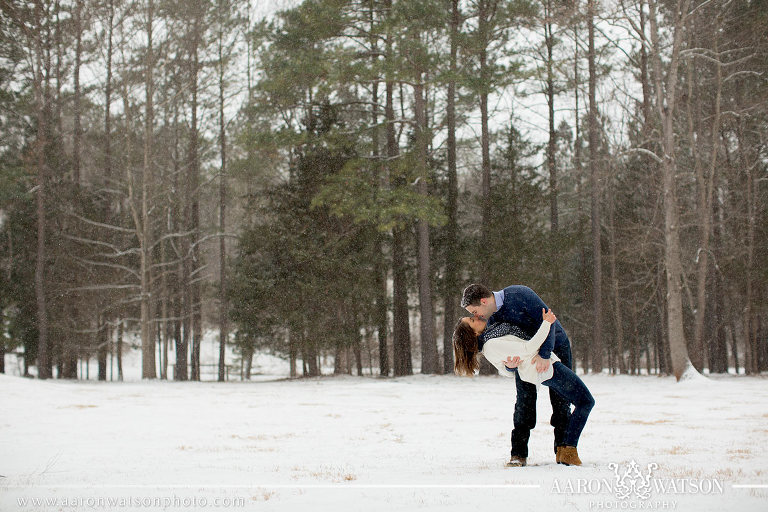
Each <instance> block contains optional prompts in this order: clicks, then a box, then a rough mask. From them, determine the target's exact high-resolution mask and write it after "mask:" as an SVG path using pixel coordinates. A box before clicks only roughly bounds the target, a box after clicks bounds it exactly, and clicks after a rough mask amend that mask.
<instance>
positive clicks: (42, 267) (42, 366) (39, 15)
mask: <svg viewBox="0 0 768 512" xmlns="http://www.w3.org/2000/svg"><path fill="white" fill-rule="evenodd" d="M47 16H48V13H47V12H44V11H43V5H42V2H41V1H38V2H35V18H36V20H37V26H36V27H35V29H34V41H35V60H36V69H35V88H34V93H35V102H36V103H37V105H36V106H37V141H36V144H35V156H36V165H37V194H36V201H37V260H36V263H35V296H36V299H37V330H38V337H37V375H38V377H39V378H41V379H49V378H51V376H52V373H53V372H52V368H51V359H50V355H49V347H48V306H47V302H46V296H45V295H46V286H45V283H46V276H45V271H46V264H45V261H46V243H45V236H46V235H45V233H46V219H45V212H46V204H45V203H46V194H47V188H48V174H49V171H48V161H47V158H46V156H47V155H46V153H47V147H48V144H50V141H49V132H50V126H49V123H50V114H49V109H50V90H49V85H48V81H47V80H46V81H45V83H44V70H43V60H44V59H43V51H44V49H43V42H42V38H43V21H44V19H47ZM46 60H47V59H46ZM49 65H50V62H48V64H47V65H46V70H45V75H49V74H50V68H49V67H48V66H49Z"/></svg>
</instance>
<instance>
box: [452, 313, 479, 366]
mask: <svg viewBox="0 0 768 512" xmlns="http://www.w3.org/2000/svg"><path fill="white" fill-rule="evenodd" d="M472 318H473V317H464V318H462V319H460V320H459V321H458V323H457V324H456V327H454V329H453V355H454V362H453V372H454V373H455V374H457V375H462V376H468V377H471V376H472V375H474V374H475V370H477V369H478V368H479V367H480V363H479V362H478V360H477V352H478V349H477V335H478V334H479V333H478V332H476V331H475V329H476V327H475V326H473V320H472ZM477 321H478V320H474V322H477ZM480 332H482V329H481V330H480Z"/></svg>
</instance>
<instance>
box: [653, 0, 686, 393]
mask: <svg viewBox="0 0 768 512" xmlns="http://www.w3.org/2000/svg"><path fill="white" fill-rule="evenodd" d="M688 5H689V0H678V2H677V7H676V9H675V13H674V14H675V24H674V32H673V38H674V40H673V48H672V55H671V58H670V62H669V73H668V75H667V78H666V83H664V84H663V85H662V76H663V75H662V64H661V47H660V42H659V30H658V26H657V18H656V0H648V18H649V22H650V25H651V48H652V63H653V68H654V82H655V84H654V85H655V89H656V108H657V110H658V115H659V118H660V119H661V125H662V148H663V152H664V156H663V158H662V163H661V167H662V187H663V191H664V268H665V270H666V276H667V280H666V284H667V327H668V336H669V351H670V359H671V363H672V373H673V374H674V375H675V378H676V379H677V380H678V381H679V380H680V378H681V377H682V376H683V374H684V373H685V372H686V371H688V370H689V368H692V367H691V363H690V360H689V359H688V349H687V347H686V343H685V332H684V330H683V301H682V284H681V282H682V277H683V276H682V273H683V268H682V263H681V252H682V251H681V248H680V233H679V230H680V219H679V213H678V202H677V183H676V177H675V172H676V168H677V164H676V160H675V131H674V119H675V98H676V96H675V90H676V88H677V72H678V65H679V57H680V46H681V40H682V36H683V18H684V16H685V15H686V14H687V12H688Z"/></svg>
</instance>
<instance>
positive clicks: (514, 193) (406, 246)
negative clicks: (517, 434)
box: [0, 0, 768, 380]
mask: <svg viewBox="0 0 768 512" xmlns="http://www.w3.org/2000/svg"><path fill="white" fill-rule="evenodd" d="M0 5H2V11H1V13H2V14H1V15H0V231H1V232H2V233H0V234H1V235H2V236H1V237H0V265H1V266H2V268H1V269H0V314H1V317H0V319H1V320H2V324H0V325H1V326H2V331H1V334H2V338H0V356H3V355H4V354H5V353H6V352H14V353H17V354H22V355H23V357H24V367H25V368H24V371H25V372H29V370H30V368H32V367H34V369H35V371H36V374H37V375H38V376H39V377H40V378H50V377H59V378H77V376H78V364H79V363H80V362H82V361H89V360H90V359H91V358H95V359H96V361H97V366H98V371H97V372H98V377H99V379H106V378H107V367H108V360H109V359H110V358H111V356H114V357H116V360H117V369H118V375H119V377H120V378H121V377H122V364H121V354H122V353H123V351H124V345H125V344H126V343H127V342H128V340H134V339H136V340H139V342H140V348H141V354H142V376H143V378H158V377H159V378H173V379H176V380H186V379H192V380H199V379H200V378H201V364H200V347H201V343H202V339H203V335H204V333H205V332H206V331H207V330H215V331H217V332H218V335H219V358H218V359H219V364H218V378H219V380H224V378H225V372H226V365H227V364H228V362H227V361H226V354H227V352H226V350H225V349H226V347H227V345H230V346H231V347H234V349H235V351H236V354H237V357H238V358H240V362H241V363H242V364H243V366H244V374H245V377H249V375H250V373H251V362H252V360H253V356H254V354H255V353H257V352H262V351H269V352H272V353H274V354H277V355H280V356H282V357H285V358H287V359H288V360H289V361H290V373H291V376H298V375H309V376H314V375H319V374H320V373H321V368H322V366H323V364H325V362H326V361H331V360H332V361H333V365H334V372H335V373H357V374H359V375H361V374H372V375H382V376H386V375H390V376H400V375H409V374H412V373H414V371H420V372H421V373H426V374H435V373H451V372H452V371H453V359H452V357H453V354H452V349H451V343H450V340H451V333H452V330H453V327H454V325H455V323H456V321H457V320H458V318H459V317H460V316H462V315H463V314H464V312H463V311H462V310H461V308H460V307H459V304H458V303H459V299H460V296H461V290H462V288H463V287H464V286H465V285H466V284H468V283H470V282H482V283H484V284H486V285H488V286H489V287H491V288H493V289H501V288H502V287H504V286H506V285H509V284H525V285H528V286H530V287H531V288H533V289H534V290H535V291H536V292H537V293H538V294H539V295H540V296H541V297H542V298H543V299H544V301H545V302H547V304H548V305H550V306H551V307H552V308H553V310H554V311H555V312H556V313H557V314H558V317H559V318H560V319H561V321H562V322H563V324H564V326H565V328H566V329H567V330H568V332H569V335H570V337H571V339H572V340H573V350H574V356H575V361H576V363H577V365H578V366H580V367H581V368H582V370H584V371H589V372H602V371H605V370H608V371H610V372H612V373H629V374H639V373H648V374H673V375H675V376H676V377H677V378H680V377H681V376H682V375H683V374H684V373H685V372H686V371H689V370H690V369H696V370H698V371H704V370H705V369H706V370H708V371H709V372H712V373H723V372H726V371H728V369H729V368H731V369H735V370H737V371H745V372H746V373H758V372H760V371H765V370H766V369H768V326H767V325H766V324H767V321H768V297H767V296H766V295H767V294H768V233H767V230H768V190H767V189H766V185H765V184H766V181H768V147H767V146H766V142H767V140H766V134H768V2H766V0H736V1H725V0H722V1H714V2H712V1H702V0H700V1H694V0H669V1H659V0H637V1H630V0H617V1H615V2H597V1H596V0H581V1H577V0H559V1H558V0H408V1H406V0H351V1H350V0H305V1H303V2H300V3H299V2H295V3H294V4H293V5H290V6H286V7H285V8H284V9H283V10H280V11H278V12H275V13H274V14H272V15H269V16H266V17H261V16H256V13H255V11H254V9H253V7H252V6H251V5H249V4H243V3H238V2H233V1H231V0H170V1H168V0H141V1H135V2H134V1H126V0H35V1H32V2H22V1H15V0H0ZM3 361H4V357H0V365H2V364H3ZM229 363H232V361H230V362H229ZM414 365H417V368H416V369H415V368H414ZM0 371H4V368H3V367H2V366H0ZM491 371H492V368H491V367H490V365H487V364H486V365H485V366H483V368H482V369H481V372H482V373H489V372H491Z"/></svg>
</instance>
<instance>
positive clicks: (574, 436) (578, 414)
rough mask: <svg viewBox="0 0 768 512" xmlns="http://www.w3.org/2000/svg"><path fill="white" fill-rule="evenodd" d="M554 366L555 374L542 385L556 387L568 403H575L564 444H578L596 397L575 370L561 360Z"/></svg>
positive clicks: (550, 387)
mask: <svg viewBox="0 0 768 512" xmlns="http://www.w3.org/2000/svg"><path fill="white" fill-rule="evenodd" d="M552 368H553V369H554V375H553V376H552V378H549V379H547V380H545V381H544V382H542V385H544V386H548V387H549V389H550V390H552V389H554V390H555V391H556V392H557V394H559V395H560V396H562V397H563V398H564V399H565V400H566V401H567V402H568V403H571V404H573V405H574V409H573V412H572V413H571V417H570V419H569V420H568V427H567V428H566V430H565V439H564V440H563V444H564V445H567V446H577V445H578V444H579V436H580V435H581V431H582V430H584V425H586V423H587V417H588V416H589V413H590V411H592V407H594V405H595V399H594V398H592V394H591V393H590V392H589V389H587V386H585V385H584V382H583V381H582V380H581V379H580V378H579V376H578V375H576V374H575V373H573V370H571V369H570V368H568V367H567V366H565V365H564V364H563V363H561V362H559V361H557V362H555V363H553V364H552Z"/></svg>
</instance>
